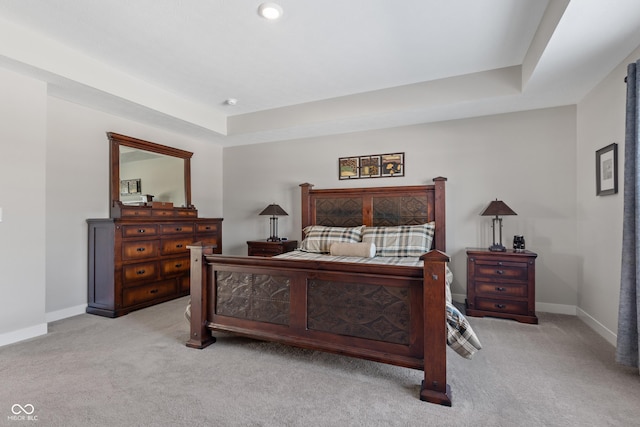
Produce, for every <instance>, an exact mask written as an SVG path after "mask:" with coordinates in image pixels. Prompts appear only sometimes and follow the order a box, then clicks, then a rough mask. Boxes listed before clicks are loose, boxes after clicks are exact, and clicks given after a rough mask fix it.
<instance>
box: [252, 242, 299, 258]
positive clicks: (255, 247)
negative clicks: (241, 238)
mask: <svg viewBox="0 0 640 427" xmlns="http://www.w3.org/2000/svg"><path fill="white" fill-rule="evenodd" d="M247 246H248V252H249V256H265V257H271V256H275V255H280V254H283V253H285V252H291V251H294V250H296V248H297V247H298V241H297V240H280V241H279V242H269V241H267V240H250V241H248V242H247Z"/></svg>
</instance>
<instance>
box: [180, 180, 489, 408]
mask: <svg viewBox="0 0 640 427" xmlns="http://www.w3.org/2000/svg"><path fill="white" fill-rule="evenodd" d="M445 182H446V178H442V177H438V178H435V179H434V180H433V184H431V185H416V186H397V187H370V188H341V189H313V186H312V185H311V184H302V185H301V186H300V187H301V203H302V206H301V213H302V228H303V236H304V240H303V241H302V242H301V245H300V248H301V249H303V250H300V251H295V253H292V252H289V253H287V254H284V255H282V256H278V257H273V258H262V257H248V256H247V257H245V256H226V255H216V254H213V248H211V247H208V246H206V245H204V244H198V243H196V244H194V245H192V246H190V251H191V278H190V280H191V301H190V304H189V307H188V308H187V313H186V314H187V318H188V319H189V321H190V339H189V341H188V342H187V346H189V347H192V348H199V349H202V348H204V347H207V346H208V345H210V344H212V343H214V342H215V337H214V336H213V335H212V332H213V331H223V332H229V333H233V334H237V335H241V336H246V337H250V338H255V339H260V340H267V341H275V342H280V343H284V344H288V345H293V346H297V347H302V348H307V349H314V350H320V351H326V352H332V353H337V354H342V355H347V356H351V357H358V358H363V359H368V360H373V361H376V362H382V363H388V364H392V365H397V366H402V367H407V368H412V369H419V370H422V371H423V372H424V379H423V381H422V384H421V388H420V396H419V397H420V399H421V400H423V401H427V402H432V403H437V404H441V405H446V406H451V388H450V386H449V385H448V384H447V348H446V347H447V344H449V346H450V347H451V348H453V349H454V350H456V352H458V354H461V355H462V356H464V357H471V356H472V355H473V353H474V352H475V351H476V350H477V349H479V348H480V347H481V346H480V344H479V342H478V340H477V337H476V336H475V334H474V333H473V330H472V329H471V327H470V326H469V325H468V322H466V319H464V316H462V314H460V313H459V312H458V311H457V310H456V309H455V307H453V305H452V304H450V295H449V292H448V283H447V280H448V279H449V280H450V271H449V269H448V267H447V263H448V262H449V257H448V256H447V255H446V253H445V251H446V231H445ZM407 230H408V231H409V234H411V235H412V236H413V235H417V236H418V237H417V238H418V241H419V242H421V243H420V244H416V239H415V238H413V237H411V236H409V238H408V240H407V238H406V233H405V231H407ZM425 230H426V231H425ZM391 231H392V232H393V233H391ZM423 234H426V239H423V240H420V239H422V238H423V237H424V236H423ZM381 236H382V237H381ZM389 236H392V237H389ZM414 237H415V236H414ZM429 237H430V239H429ZM392 243H393V244H392ZM422 244H428V248H427V249H425V248H424V247H421V246H420V245H422ZM407 247H410V248H411V250H409V251H408V252H407V249H406V248H407ZM331 248H340V250H341V251H346V252H340V251H338V250H337V249H336V253H334V254H333V255H331V254H326V253H325V252H327V251H329V252H332V251H331ZM372 248H375V250H374V252H375V253H373V255H375V256H373V257H371V256H353V253H352V252H350V251H353V250H354V249H355V250H356V252H358V251H360V250H362V249H368V250H369V251H371V249H372ZM429 248H431V249H432V250H428V249H429ZM385 250H386V251H387V252H385ZM398 250H399V251H400V254H401V255H403V256H395V255H397V254H398V252H397V251H398ZM332 256H333V257H332ZM366 258H371V259H366ZM376 258H377V260H376ZM381 260H382V262H383V263H381V262H376V261H381ZM372 262H373V263H372Z"/></svg>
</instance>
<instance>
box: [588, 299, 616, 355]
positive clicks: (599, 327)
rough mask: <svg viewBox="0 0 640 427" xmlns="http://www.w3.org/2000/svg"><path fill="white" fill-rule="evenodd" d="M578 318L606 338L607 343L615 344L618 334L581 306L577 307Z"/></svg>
mask: <svg viewBox="0 0 640 427" xmlns="http://www.w3.org/2000/svg"><path fill="white" fill-rule="evenodd" d="M578 318H580V320H582V321H583V322H584V323H586V324H587V325H588V326H589V327H590V328H591V329H593V330H594V331H596V332H597V333H598V335H600V336H601V337H602V338H604V339H605V340H607V341H608V342H609V344H611V345H613V346H614V347H615V346H616V345H617V341H618V334H616V333H614V332H613V331H611V330H610V329H608V328H607V327H606V326H604V325H603V324H602V323H600V322H598V321H597V320H596V319H594V318H593V317H592V316H591V315H590V314H589V313H587V312H586V311H584V310H583V309H581V308H578Z"/></svg>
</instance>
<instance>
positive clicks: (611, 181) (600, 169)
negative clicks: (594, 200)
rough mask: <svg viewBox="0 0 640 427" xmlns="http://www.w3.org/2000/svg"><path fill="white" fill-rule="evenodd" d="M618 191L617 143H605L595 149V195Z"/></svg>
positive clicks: (605, 194)
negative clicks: (602, 146)
mask: <svg viewBox="0 0 640 427" xmlns="http://www.w3.org/2000/svg"><path fill="white" fill-rule="evenodd" d="M617 192H618V144H616V143H615V142H614V143H613V144H610V145H607V146H606V147H604V148H601V149H599V150H598V151H596V195H597V196H607V195H609V194H616V193H617Z"/></svg>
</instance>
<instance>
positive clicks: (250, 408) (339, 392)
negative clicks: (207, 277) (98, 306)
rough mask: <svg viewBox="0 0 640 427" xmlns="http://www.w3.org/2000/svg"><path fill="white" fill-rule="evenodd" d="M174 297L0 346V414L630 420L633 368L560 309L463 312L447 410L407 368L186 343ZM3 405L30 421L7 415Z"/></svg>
mask: <svg viewBox="0 0 640 427" xmlns="http://www.w3.org/2000/svg"><path fill="white" fill-rule="evenodd" d="M186 303H187V299H186V298H182V299H180V300H175V301H171V302H168V303H165V304H161V305H158V306H154V307H150V308H147V309H145V310H141V311H137V312H134V313H130V314H128V315H126V316H123V317H121V318H118V319H107V318H102V317H98V316H93V315H88V314H86V315H81V316H76V317H73V318H70V319H65V320H61V321H59V322H55V323H53V324H51V325H50V326H49V331H50V332H49V334H48V335H46V336H43V337H39V338H36V339H33V340H29V341H25V342H21V343H17V344H13V345H9V346H5V347H2V348H0V425H10V426H25V425H38V426H367V427H369V426H431V425H433V426H631V425H640V403H639V402H640V401H639V400H638V396H639V395H640V377H639V376H638V374H637V370H635V369H628V368H624V367H621V366H618V365H616V364H615V362H614V348H613V347H612V346H611V345H610V344H608V343H607V342H606V341H605V340H603V339H602V338H601V337H599V336H598V335H597V334H596V333H595V332H593V331H592V330H591V329H589V328H588V327H587V326H586V325H585V324H583V323H582V322H581V321H580V320H579V319H577V318H576V317H573V316H563V315H551V314H545V313H540V316H539V317H540V325H524V324H520V323H517V322H514V321H509V320H500V319H492V318H484V319H480V318H469V320H470V322H471V324H472V325H473V327H474V329H475V330H476V332H477V334H478V335H479V337H480V339H481V341H482V344H483V346H484V348H483V349H482V350H481V351H480V352H479V353H477V354H476V356H475V357H474V359H473V360H466V359H463V358H461V357H460V356H458V355H456V354H455V353H454V352H453V351H451V350H449V354H448V360H449V364H448V367H449V374H448V381H449V384H450V385H451V387H452V389H453V407H451V408H448V407H442V406H438V405H433V404H429V403H425V402H422V401H420V400H419V398H418V394H419V385H420V381H421V379H422V375H421V372H420V371H416V370H411V369H406V368H400V367H395V366H388V365H383V364H380V363H375V362H369V361H363V360H358V359H352V358H348V357H345V356H339V355H331V354H325V353H320V352H314V351H309V350H302V349H295V348H292V347H288V346H283V345H278V344H272V343H264V342H259V341H252V340H249V339H245V338H238V337H233V336H230V335H222V336H220V335H219V339H218V342H217V343H215V344H213V345H211V346H210V347H208V348H206V349H204V350H196V349H191V348H188V347H186V346H185V345H184V342H185V341H186V340H187V338H188V335H189V330H188V324H187V322H186V321H185V320H184V317H183V311H184V307H185V305H186ZM14 404H19V405H21V406H22V407H25V406H26V405H29V404H30V405H33V414H32V415H31V416H32V417H34V416H37V422H35V421H32V422H28V420H25V421H18V420H15V419H11V416H12V412H11V409H12V406H13V405H14ZM15 409H18V410H19V408H17V407H15ZM27 409H28V410H30V407H27ZM21 416H24V413H23V414H21Z"/></svg>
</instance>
